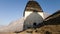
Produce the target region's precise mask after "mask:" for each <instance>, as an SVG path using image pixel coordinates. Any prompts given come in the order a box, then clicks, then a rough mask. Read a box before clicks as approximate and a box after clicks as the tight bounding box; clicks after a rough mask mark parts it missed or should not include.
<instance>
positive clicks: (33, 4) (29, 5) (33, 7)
mask: <svg viewBox="0 0 60 34" xmlns="http://www.w3.org/2000/svg"><path fill="white" fill-rule="evenodd" d="M25 10H26V11H33V10H37V11H38V12H42V8H41V7H40V5H39V4H38V3H37V2H36V1H29V2H28V3H27V5H26V8H25Z"/></svg>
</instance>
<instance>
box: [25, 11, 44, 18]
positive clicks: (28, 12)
mask: <svg viewBox="0 0 60 34" xmlns="http://www.w3.org/2000/svg"><path fill="white" fill-rule="evenodd" d="M32 12H33V11H25V19H26V17H27V16H29V15H30V14H31V13H32ZM38 14H39V15H41V16H42V18H43V19H44V14H43V12H38Z"/></svg>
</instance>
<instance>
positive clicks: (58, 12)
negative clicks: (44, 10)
mask: <svg viewBox="0 0 60 34" xmlns="http://www.w3.org/2000/svg"><path fill="white" fill-rule="evenodd" d="M58 16H60V10H58V11H57V12H55V13H53V14H52V15H50V16H49V17H47V18H46V19H45V20H49V19H53V18H56V17H58Z"/></svg>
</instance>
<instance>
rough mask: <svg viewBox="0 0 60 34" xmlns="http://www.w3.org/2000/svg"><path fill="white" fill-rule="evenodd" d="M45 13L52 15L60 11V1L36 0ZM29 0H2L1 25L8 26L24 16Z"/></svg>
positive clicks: (0, 3) (0, 7) (0, 0)
mask: <svg viewBox="0 0 60 34" xmlns="http://www.w3.org/2000/svg"><path fill="white" fill-rule="evenodd" d="M36 1H37V2H38V3H39V4H40V6H41V7H42V9H43V11H44V12H47V13H49V14H52V13H54V12H56V11H57V10H60V0H36ZM27 2H28V0H0V25H8V24H9V23H10V22H11V21H14V20H17V19H19V18H21V17H22V16H23V12H24V9H25V6H26V4H27Z"/></svg>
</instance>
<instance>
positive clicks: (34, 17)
mask: <svg viewBox="0 0 60 34" xmlns="http://www.w3.org/2000/svg"><path fill="white" fill-rule="evenodd" d="M42 22H43V18H42V16H41V15H39V14H38V13H37V11H33V12H32V13H31V14H30V15H29V16H28V17H26V19H25V21H24V27H23V30H26V29H28V28H35V27H37V25H38V24H39V23H42Z"/></svg>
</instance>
